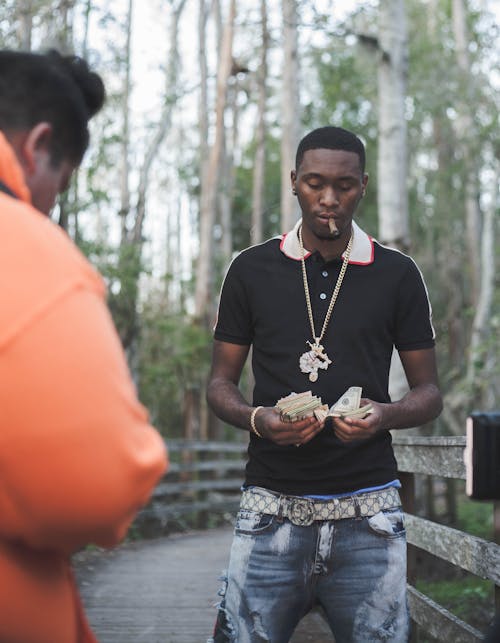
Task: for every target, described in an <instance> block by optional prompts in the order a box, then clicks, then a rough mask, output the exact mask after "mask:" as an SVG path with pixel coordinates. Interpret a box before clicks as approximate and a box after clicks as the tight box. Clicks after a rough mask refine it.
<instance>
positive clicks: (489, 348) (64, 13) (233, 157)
mask: <svg viewBox="0 0 500 643" xmlns="http://www.w3.org/2000/svg"><path fill="white" fill-rule="evenodd" d="M498 21H499V3H498V2H495V0H483V1H481V0H406V1H405V0H379V1H378V2H374V1H371V2H368V1H362V0H360V1H358V2H344V1H342V2H341V1H333V0H330V1H328V0H323V1H321V0H318V1H314V0H271V1H269V2H265V1H264V0H238V1H236V0H143V1H142V2H139V1H138V0H3V2H2V3H1V5H0V46H1V47H10V48H21V49H26V50H27V49H33V50H40V49H42V50H43V49H47V48H50V47H56V48H58V49H59V50H62V51H64V52H67V53H73V52H74V53H76V54H78V55H82V56H84V57H86V58H87V59H88V60H89V61H90V63H91V65H92V66H94V67H95V68H96V70H97V71H98V72H99V73H101V75H102V76H103V77H104V80H105V83H106V86H107V91H108V100H107V105H106V107H105V109H104V110H103V112H102V113H101V114H100V115H99V116H98V117H97V118H96V119H95V122H93V123H92V142H91V147H90V149H89V151H88V154H87V156H86V158H85V160H84V163H83V165H82V167H81V169H80V170H79V172H78V174H77V175H76V177H75V179H74V181H73V183H72V185H71V187H70V189H69V191H68V192H67V193H66V194H65V195H64V196H63V198H62V199H61V200H60V202H59V204H58V206H57V209H56V211H55V212H54V218H55V219H56V220H58V221H59V223H60V225H62V226H63V227H64V228H65V229H66V230H67V231H68V233H69V234H70V235H71V237H72V238H73V239H74V240H75V242H76V243H77V244H78V245H79V246H80V247H81V248H82V250H83V251H84V252H85V253H86V254H87V255H88V256H89V257H90V259H91V260H92V262H93V263H94V264H95V265H97V266H98V268H99V269H100V270H101V272H102V273H103V274H104V276H105V278H106V280H107V283H108V287H109V305H110V308H111V311H112V314H113V317H114V319H115V322H116V325H117V327H118V329H119V332H120V336H121V339H122V342H123V345H124V347H125V350H126V352H127V356H128V359H129V363H130V366H131V369H132V372H133V374H134V377H135V380H136V383H137V386H138V389H139V395H140V398H141V400H142V401H143V403H144V404H145V405H146V406H147V407H148V408H149V410H150V413H151V416H152V420H153V422H154V423H155V425H156V426H157V427H158V428H159V429H160V430H161V431H162V433H163V434H164V435H165V436H170V437H182V436H185V437H190V438H201V439H207V438H230V437H231V436H232V437H233V439H234V438H235V436H234V435H232V434H236V433H238V434H239V432H235V431H230V430H228V428H227V427H224V426H221V425H220V423H218V422H217V421H216V420H215V418H213V417H212V415H211V414H210V413H209V412H208V410H207V407H206V403H205V395H204V393H205V383H206V378H207V374H208V369H209V361H210V352H211V334H212V327H213V324H214V320H215V315H216V308H217V298H218V293H219V289H220V286H221V283H222V279H223V277H224V273H225V270H226V268H227V266H228V263H229V262H230V260H231V258H232V257H233V256H234V254H235V253H236V252H238V251H239V250H241V249H243V248H245V247H247V246H248V245H250V244H252V243H258V242H259V241H261V240H262V239H265V238H268V237H269V236H272V235H275V234H279V233H281V232H284V231H287V230H288V229H290V228H291V227H292V225H293V223H294V222H295V220H296V218H297V216H298V212H297V211H296V204H295V202H294V200H293V199H292V197H291V190H290V182H289V175H290V170H291V169H292V166H293V162H294V152H295V147H296V144H297V142H298V140H299V139H300V138H301V136H302V135H303V134H304V133H306V132H307V131H308V130H309V129H311V128H314V127H318V126H322V125H325V124H333V125H339V126H342V127H346V128H348V129H351V130H353V131H355V132H356V133H358V134H359V135H360V136H361V138H362V139H363V140H364V141H365V143H366V146H367V171H368V172H369V174H370V183H369V187H368V193H367V197H366V198H365V199H364V200H363V204H362V209H361V210H360V211H359V213H358V216H357V220H358V222H359V223H360V225H361V226H362V227H364V228H365V229H366V230H367V231H368V232H369V233H370V234H372V235H373V236H375V237H376V238H378V239H379V240H380V241H381V242H383V243H387V244H389V245H393V246H395V247H398V248H400V249H402V250H403V251H407V252H409V253H410V254H411V255H412V256H413V257H414V258H415V259H416V261H417V262H418V264H419V266H420V267H421V269H422V271H423V273H424V275H425V278H426V281H427V285H428V288H429V292H430V297H431V301H432V305H433V313H434V325H435V328H436V333H437V340H438V344H437V351H438V360H439V371H440V378H441V384H442V388H443V390H444V392H445V411H444V412H443V414H442V416H441V418H440V419H439V420H438V421H436V422H435V423H433V424H432V425H431V426H428V427H424V428H423V430H424V431H425V432H427V433H429V434H460V435H463V434H464V432H465V417H466V415H467V413H468V412H470V411H471V410H473V409H481V410H492V409H493V408H495V407H496V408H498V404H499V402H498V400H499V399H500V360H499V356H500V344H499V341H498V340H499V329H500V291H499V277H498V267H499V259H498V255H499V252H498V250H499V239H498V231H499V223H498V222H499V217H498V211H499V192H498V185H499V176H500V161H499V157H500V128H499V117H498V114H499V109H498V108H499V103H500V99H499V90H500V26H499V22H498ZM380 305H381V306H383V305H384V293H383V292H381V293H380ZM250 379H251V378H250V377H249V376H248V375H247V377H246V384H245V385H246V386H247V389H249V387H250ZM396 379H397V378H396ZM396 384H397V383H396ZM240 435H242V434H240Z"/></svg>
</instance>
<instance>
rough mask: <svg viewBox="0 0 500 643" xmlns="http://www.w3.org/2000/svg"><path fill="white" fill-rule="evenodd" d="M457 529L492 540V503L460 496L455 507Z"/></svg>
mask: <svg viewBox="0 0 500 643" xmlns="http://www.w3.org/2000/svg"><path fill="white" fill-rule="evenodd" d="M457 513H458V524H457V529H460V530H461V531H465V532H467V533H468V534H472V535H473V536H478V537H479V538H484V539H485V540H492V539H493V503H492V502H478V501H477V500H476V501H473V500H470V499H469V498H467V497H465V496H462V497H461V498H459V501H458V505H457Z"/></svg>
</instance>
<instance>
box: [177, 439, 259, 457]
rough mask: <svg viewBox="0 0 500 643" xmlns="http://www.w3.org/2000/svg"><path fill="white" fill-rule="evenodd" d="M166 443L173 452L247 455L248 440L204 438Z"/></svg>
mask: <svg viewBox="0 0 500 643" xmlns="http://www.w3.org/2000/svg"><path fill="white" fill-rule="evenodd" d="M166 445H167V447H168V450H169V451H170V452H171V453H176V452H178V451H202V452H203V451H204V452H207V453H210V452H214V451H217V452H218V453H239V454H241V455H246V452H247V449H248V442H212V441H210V442H204V441H202V440H167V441H166Z"/></svg>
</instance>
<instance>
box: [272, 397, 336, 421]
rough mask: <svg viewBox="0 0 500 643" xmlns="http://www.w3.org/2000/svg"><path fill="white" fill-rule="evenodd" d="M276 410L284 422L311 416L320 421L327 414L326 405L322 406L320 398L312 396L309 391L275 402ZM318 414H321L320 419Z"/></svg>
mask: <svg viewBox="0 0 500 643" xmlns="http://www.w3.org/2000/svg"><path fill="white" fill-rule="evenodd" d="M276 408H277V409H278V410H279V412H280V416H281V419H282V420H283V421H284V422H295V421H296V420H302V419H304V418H306V417H310V416H311V415H315V416H316V417H317V418H318V420H320V421H322V420H323V419H324V417H325V416H326V414H327V412H328V405H327V404H323V402H322V401H321V398H319V397H316V396H315V395H312V393H311V391H305V392H304V393H290V395H287V396H286V397H282V398H281V399H280V400H278V401H277V402H276ZM318 413H320V414H321V419H320V417H318Z"/></svg>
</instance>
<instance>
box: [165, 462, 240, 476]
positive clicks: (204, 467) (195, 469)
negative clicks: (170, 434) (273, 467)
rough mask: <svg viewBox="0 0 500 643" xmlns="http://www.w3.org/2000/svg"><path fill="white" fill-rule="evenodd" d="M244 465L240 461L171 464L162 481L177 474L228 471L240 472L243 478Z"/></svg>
mask: <svg viewBox="0 0 500 643" xmlns="http://www.w3.org/2000/svg"><path fill="white" fill-rule="evenodd" d="M244 467H245V463H244V462H243V461H242V460H198V461H197V462H185V463H181V462H172V463H171V464H170V467H169V469H168V473H167V475H166V477H165V478H164V480H165V479H166V480H168V478H169V476H170V475H171V474H178V473H185V472H191V473H201V472H205V471H211V472H213V473H215V474H220V473H227V472H228V471H238V472H241V474H242V477H243V470H244Z"/></svg>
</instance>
